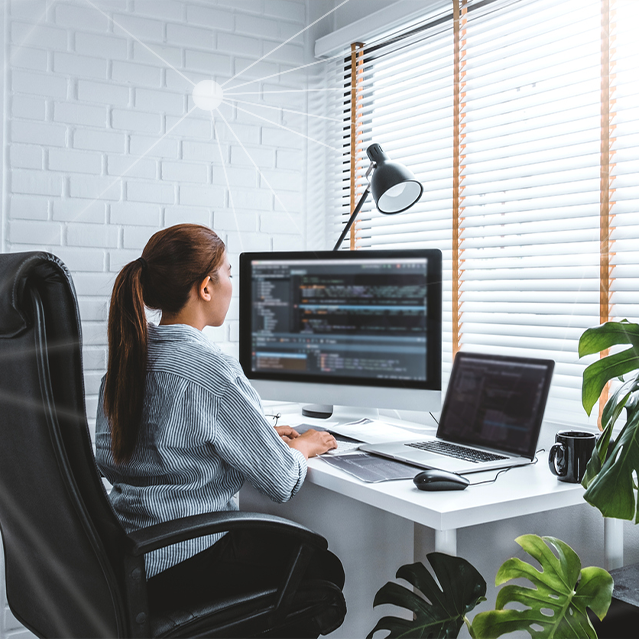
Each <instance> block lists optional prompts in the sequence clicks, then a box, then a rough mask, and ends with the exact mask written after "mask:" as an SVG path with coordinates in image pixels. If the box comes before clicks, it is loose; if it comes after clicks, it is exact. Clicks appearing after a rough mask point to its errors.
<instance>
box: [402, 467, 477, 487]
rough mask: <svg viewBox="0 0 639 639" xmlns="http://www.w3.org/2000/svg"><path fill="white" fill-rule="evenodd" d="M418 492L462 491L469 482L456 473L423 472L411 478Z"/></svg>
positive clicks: (431, 470)
mask: <svg viewBox="0 0 639 639" xmlns="http://www.w3.org/2000/svg"><path fill="white" fill-rule="evenodd" d="M413 483H414V484H415V486H417V488H419V490H464V488H466V486H468V485H469V484H470V481H469V480H468V479H466V477H464V476H462V475H458V474H457V473H450V472H448V471H446V470H435V469H430V470H424V471H422V472H421V473H418V474H417V475H415V477H413Z"/></svg>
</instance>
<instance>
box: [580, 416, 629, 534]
mask: <svg viewBox="0 0 639 639" xmlns="http://www.w3.org/2000/svg"><path fill="white" fill-rule="evenodd" d="M634 472H637V473H639V410H636V409H635V410H634V411H632V412H630V411H629V414H628V421H627V422H626V425H625V426H624V427H623V429H622V430H621V433H619V436H618V437H617V439H616V440H615V442H614V444H613V445H612V446H609V451H608V455H607V458H606V460H605V462H604V463H603V465H602V467H601V470H600V471H599V472H598V473H597V475H596V476H595V477H594V479H592V481H590V483H589V485H588V488H587V490H586V492H585V493H584V499H585V500H586V501H587V502H588V503H589V504H591V505H592V506H594V507H595V508H598V509H599V510H600V511H601V513H602V515H603V516H604V517H614V518H616V519H629V520H632V519H634V520H635V523H637V522H639V507H638V504H637V493H636V487H635V484H634V479H633V473H634Z"/></svg>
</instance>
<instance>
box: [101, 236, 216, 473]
mask: <svg viewBox="0 0 639 639" xmlns="http://www.w3.org/2000/svg"><path fill="white" fill-rule="evenodd" d="M225 250H226V248H225V246H224V242H223V241H222V240H221V239H220V238H219V237H218V236H217V234H216V233H214V232H213V231H212V230H211V229H210V228H208V227H206V226H201V225H198V224H177V225H175V226H171V227H169V228H166V229H163V230H162V231H158V232H157V233H155V234H154V235H153V236H152V237H151V239H150V240H149V241H148V242H147V245H146V246H145V247H144V251H142V257H140V258H138V259H137V260H135V261H133V262H130V263H129V264H127V265H126V266H125V267H124V268H123V269H122V270H121V271H120V273H119V274H118V276H117V278H116V280H115V284H114V286H113V293H112V294H111V306H110V309H109V325H108V337H109V358H108V363H107V366H108V368H107V374H106V380H105V384H104V414H105V415H106V417H107V419H108V420H109V424H110V426H111V449H112V451H113V459H114V460H115V462H116V464H122V463H126V462H128V461H129V460H130V459H131V457H132V456H133V452H134V451H135V447H136V444H137V442H138V439H139V436H140V426H141V423H142V417H143V412H144V393H145V387H146V372H147V353H148V328H147V322H146V313H145V307H146V308H150V309H155V310H160V311H163V312H167V313H177V312H179V311H180V310H181V309H182V308H184V306H185V305H186V303H187V301H188V298H189V294H190V292H191V289H192V288H193V285H194V284H196V283H197V282H201V281H202V280H203V279H204V278H205V277H207V276H210V277H211V279H212V280H213V281H216V279H217V270H218V269H219V268H220V266H221V264H222V262H223V260H224V254H225Z"/></svg>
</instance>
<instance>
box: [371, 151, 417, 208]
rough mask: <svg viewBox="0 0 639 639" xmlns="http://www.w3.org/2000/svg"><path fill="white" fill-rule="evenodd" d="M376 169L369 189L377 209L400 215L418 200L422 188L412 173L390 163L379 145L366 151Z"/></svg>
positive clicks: (396, 163) (397, 163)
mask: <svg viewBox="0 0 639 639" xmlns="http://www.w3.org/2000/svg"><path fill="white" fill-rule="evenodd" d="M366 153H367V154H368V157H369V158H370V160H371V162H375V164H376V167H375V170H374V171H373V174H372V175H371V179H370V189H371V194H372V196H373V199H374V200H375V203H376V204H377V208H378V209H379V211H380V212H381V213H386V214H388V215H390V214H393V213H401V212H402V211H405V210H406V209H408V208H410V207H411V206H413V204H415V202H417V200H419V198H420V197H421V196H422V193H423V191H424V187H423V186H422V185H421V184H420V183H419V182H418V181H417V180H416V179H415V176H414V175H413V173H412V171H410V170H409V169H407V168H406V167H405V166H404V165H403V164H400V163H399V162H392V161H391V160H389V159H388V156H387V155H386V153H384V151H382V148H381V147H380V146H379V144H372V145H371V146H369V147H368V149H366Z"/></svg>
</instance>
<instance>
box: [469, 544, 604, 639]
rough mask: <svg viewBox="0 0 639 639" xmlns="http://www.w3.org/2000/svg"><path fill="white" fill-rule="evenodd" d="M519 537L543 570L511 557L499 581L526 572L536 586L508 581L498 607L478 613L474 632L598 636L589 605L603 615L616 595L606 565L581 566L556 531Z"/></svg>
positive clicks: (577, 638) (485, 635) (488, 638)
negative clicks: (513, 605) (514, 605)
mask: <svg viewBox="0 0 639 639" xmlns="http://www.w3.org/2000/svg"><path fill="white" fill-rule="evenodd" d="M515 541H516V542H517V543H518V544H519V545H520V546H521V547H522V548H523V549H524V550H525V551H526V552H527V553H528V554H529V555H531V556H532V557H533V558H534V559H536V560H537V561H538V562H539V564H540V565H541V571H540V570H538V569H537V568H535V567H534V566H531V565H530V564H528V563H526V562H524V561H522V560H520V559H517V558H513V559H509V560H507V561H506V562H504V564H503V565H502V566H501V568H500V569H499V571H498V572H497V577H496V578H495V585H497V586H499V585H501V584H503V583H505V582H506V581H510V580H511V579H518V578H522V577H523V578H526V579H528V580H530V581H531V582H532V583H533V586H534V588H528V587H526V586H516V585H512V584H509V585H506V586H503V588H502V589H501V590H500V591H499V594H498V595H497V603H496V605H495V608H496V609H495V610H491V611H489V612H480V613H479V614H477V615H476V616H475V618H474V619H473V623H472V632H473V636H474V637H475V638H476V639H493V638H496V637H501V636H502V635H504V634H507V633H510V632H516V631H521V630H525V631H527V632H528V633H529V634H530V636H531V637H535V638H539V639H544V638H546V637H554V638H556V639H559V638H561V639H573V638H574V639H583V638H586V637H587V638H592V639H596V637H597V634H596V632H595V630H594V628H593V627H592V624H591V623H590V620H589V618H588V614H587V612H586V609H587V608H591V609H592V610H593V611H594V612H595V614H596V615H597V616H598V617H599V618H600V619H603V617H604V616H605V614H606V612H607V611H608V607H609V606H610V601H611V599H612V586H613V582H612V577H611V576H610V575H609V574H608V573H607V572H606V571H605V570H603V568H595V567H591V568H584V569H583V570H582V569H581V562H580V560H579V557H578V556H577V553H576V552H575V551H574V550H573V549H572V548H571V547H570V546H569V545H568V544H566V543H564V542H563V541H561V540H559V539H556V538H554V537H538V536H537V535H523V536H522V537H518V538H517V539H516V540H515ZM549 545H550V546H552V547H553V548H554V550H555V552H554V553H553V552H552V550H551V549H550V547H549ZM555 553H556V554H555ZM509 603H518V604H521V605H523V606H524V607H525V609H523V610H513V609H507V608H505V606H506V605H507V604H509Z"/></svg>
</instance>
